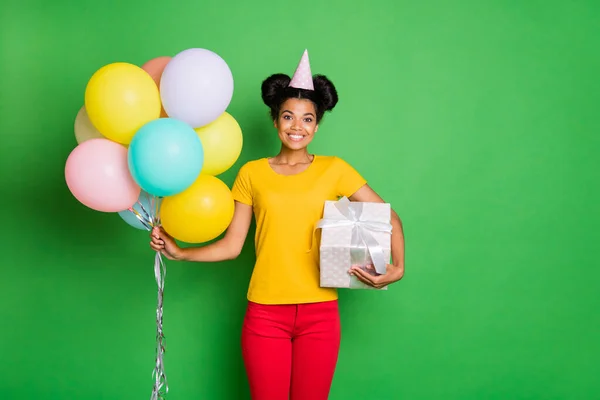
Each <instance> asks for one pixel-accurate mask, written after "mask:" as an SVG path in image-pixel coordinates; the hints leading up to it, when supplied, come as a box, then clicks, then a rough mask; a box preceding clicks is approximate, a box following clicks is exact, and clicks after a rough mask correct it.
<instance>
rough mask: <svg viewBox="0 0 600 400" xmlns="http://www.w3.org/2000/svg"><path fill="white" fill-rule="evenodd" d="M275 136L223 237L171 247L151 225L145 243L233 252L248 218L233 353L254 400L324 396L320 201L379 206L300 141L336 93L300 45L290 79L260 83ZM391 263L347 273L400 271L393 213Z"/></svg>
mask: <svg viewBox="0 0 600 400" xmlns="http://www.w3.org/2000/svg"><path fill="white" fill-rule="evenodd" d="M261 89H262V99H263V101H264V103H265V104H266V105H267V106H268V107H269V109H270V115H271V118H272V120H273V125H274V127H275V128H276V129H277V133H278V135H279V139H280V141H281V150H280V152H279V154H277V155H276V156H275V157H272V158H261V159H259V160H255V161H250V162H248V163H246V164H245V165H244V166H243V167H242V168H241V169H240V171H239V173H238V176H237V178H236V180H235V182H234V184H233V188H232V193H233V196H234V199H235V201H236V207H235V213H234V216H233V220H232V222H231V225H230V226H229V228H228V230H227V233H226V234H225V236H224V238H223V239H221V240H219V241H217V242H215V243H212V244H210V245H207V246H203V247H195V248H194V247H190V248H186V249H181V248H179V247H178V246H177V245H176V243H175V242H174V241H173V239H172V238H170V237H169V236H168V235H166V234H165V232H164V231H162V230H160V229H155V231H154V232H153V233H152V247H153V248H154V249H155V250H158V251H162V252H163V254H165V255H166V256H167V257H169V258H172V259H180V260H187V261H197V262H210V261H221V260H225V259H231V258H235V257H237V256H238V254H239V253H240V251H241V250H242V246H243V244H244V241H245V240H246V236H247V234H248V228H249V226H250V222H251V219H252V216H253V215H254V216H255V218H256V239H255V246H256V257H257V258H256V263H255V265H254V271H253V273H252V278H251V280H250V287H249V289H248V307H247V311H246V316H245V319H244V324H243V329H242V354H243V356H244V363H245V366H246V372H247V375H248V380H249V384H250V392H251V394H252V399H253V400H284V399H286V400H287V399H288V398H289V399H292V400H302V399H311V400H326V399H327V398H328V397H329V391H330V386H331V382H332V379H333V375H334V371H335V367H336V363H337V358H338V351H339V345H340V316H339V310H338V303H337V292H336V290H335V289H333V288H325V287H320V284H319V263H318V260H319V255H318V249H317V246H314V247H313V248H312V250H310V251H308V252H307V250H308V249H310V248H311V239H312V235H313V230H314V226H315V223H316V221H318V220H319V219H320V218H321V217H322V213H323V206H324V203H325V201H326V200H337V199H338V198H339V197H341V196H345V197H348V198H350V200H353V201H365V202H367V201H368V202H383V200H382V199H381V197H379V196H378V195H377V194H376V193H375V192H374V191H373V190H372V189H371V188H370V187H369V186H368V185H367V182H366V180H365V179H364V178H363V177H362V176H361V175H360V174H359V173H358V172H357V171H356V170H355V169H354V168H352V167H351V166H350V165H349V164H348V163H347V162H345V161H344V160H342V159H340V158H338V157H334V156H321V155H313V154H310V153H309V152H308V149H307V146H308V145H309V144H310V142H311V141H312V139H313V137H314V135H315V134H316V133H317V131H318V129H319V122H321V120H322V118H323V115H324V114H325V112H327V111H331V110H333V108H334V107H335V105H336V104H337V102H338V95H337V92H336V89H335V86H334V85H333V83H332V82H331V81H330V80H329V79H328V78H327V77H325V76H323V75H315V76H314V77H313V76H312V75H311V72H310V66H309V63H308V53H307V52H306V51H305V52H304V55H303V57H302V59H301V61H300V64H299V66H298V68H297V69H296V72H295V74H294V76H293V77H292V78H290V77H289V76H287V75H285V74H274V75H271V76H269V77H268V78H267V79H266V80H265V81H264V82H263V83H262V88H261ZM392 217H393V218H392V225H393V233H392V259H393V262H394V263H393V264H392V265H389V266H388V272H387V273H386V274H383V275H378V276H376V277H375V276H372V275H370V274H368V273H366V272H364V271H362V270H356V271H354V270H352V271H349V273H352V274H355V275H356V277H357V278H358V279H360V280H362V281H363V282H365V283H367V284H370V285H372V286H374V287H381V286H383V285H389V284H390V283H392V282H395V281H398V280H400V279H401V278H402V276H403V274H404V239H403V233H402V225H401V223H400V219H399V218H398V216H397V215H396V214H395V213H392Z"/></svg>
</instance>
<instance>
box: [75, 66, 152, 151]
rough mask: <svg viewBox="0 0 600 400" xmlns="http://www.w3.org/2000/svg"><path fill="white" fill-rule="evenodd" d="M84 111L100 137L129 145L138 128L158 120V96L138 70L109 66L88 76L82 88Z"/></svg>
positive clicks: (134, 67)
mask: <svg viewBox="0 0 600 400" xmlns="http://www.w3.org/2000/svg"><path fill="white" fill-rule="evenodd" d="M85 108H86V110H87V113H88V116H89V119H90V121H91V122H92V124H93V125H94V126H95V127H96V129H98V131H99V132H100V133H101V134H102V135H104V136H105V137H106V138H108V139H110V140H112V141H115V142H118V143H121V144H129V142H131V139H132V138H133V135H135V133H136V132H137V130H138V129H139V128H141V127H142V125H144V124H146V123H147V122H150V121H152V120H155V119H157V118H159V117H160V110H161V102H160V94H159V91H158V87H157V86H156V83H154V80H153V79H152V77H151V76H150V75H149V74H148V73H147V72H146V71H144V70H143V69H142V68H140V67H138V66H136V65H133V64H129V63H122V62H119V63H113V64H108V65H105V66H104V67H102V68H100V69H99V70H98V71H96V72H95V73H94V75H92V77H91V79H90V80H89V82H88V84H87V87H86V88H85Z"/></svg>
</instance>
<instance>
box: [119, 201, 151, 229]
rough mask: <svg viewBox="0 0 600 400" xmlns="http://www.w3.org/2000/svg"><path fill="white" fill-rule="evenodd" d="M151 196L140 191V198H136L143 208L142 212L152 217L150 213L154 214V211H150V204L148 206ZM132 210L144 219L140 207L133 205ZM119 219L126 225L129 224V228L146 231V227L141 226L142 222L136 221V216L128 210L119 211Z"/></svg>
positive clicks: (136, 204)
mask: <svg viewBox="0 0 600 400" xmlns="http://www.w3.org/2000/svg"><path fill="white" fill-rule="evenodd" d="M151 197H152V196H151V195H149V194H148V193H146V192H144V191H142V192H141V193H140V197H139V198H138V201H139V202H140V203H142V205H143V206H144V210H146V212H148V213H150V215H152V213H154V212H155V210H153V209H152V207H151V204H150V199H151ZM132 208H133V209H134V210H136V211H137V212H138V213H140V215H141V216H142V217H144V219H145V214H144V212H143V211H142V208H141V206H140V205H139V204H138V203H135V204H134V205H133V207H132ZM118 214H119V217H121V218H122V219H123V221H125V222H127V224H129V225H130V226H132V227H134V228H136V229H141V230H144V231H145V230H147V229H146V227H145V226H144V224H142V222H141V221H140V220H139V219H138V217H136V215H135V214H134V213H132V212H131V211H129V210H123V211H119V213H118Z"/></svg>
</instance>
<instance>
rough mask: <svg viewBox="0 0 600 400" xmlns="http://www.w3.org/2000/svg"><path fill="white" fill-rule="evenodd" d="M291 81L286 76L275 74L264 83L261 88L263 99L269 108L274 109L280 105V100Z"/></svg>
mask: <svg viewBox="0 0 600 400" xmlns="http://www.w3.org/2000/svg"><path fill="white" fill-rule="evenodd" d="M291 80H292V79H291V78H290V77H289V76H287V75H286V74H273V75H271V76H269V77H268V78H267V79H265V80H264V81H263V83H262V86H261V91H262V99H263V102H264V103H265V104H266V105H267V107H270V108H274V107H277V106H278V105H279V103H280V99H281V97H282V96H283V94H284V93H285V89H286V88H287V87H288V85H289V84H290V82H291Z"/></svg>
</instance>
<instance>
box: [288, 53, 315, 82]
mask: <svg viewBox="0 0 600 400" xmlns="http://www.w3.org/2000/svg"><path fill="white" fill-rule="evenodd" d="M288 86H289V87H293V88H297V89H306V90H315V88H314V86H313V80H312V73H311V72H310V62H309V61H308V50H304V54H302V58H301V59H300V63H299V64H298V67H297V68H296V72H295V73H294V76H293V77H292V81H291V82H290V84H289V85H288Z"/></svg>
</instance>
